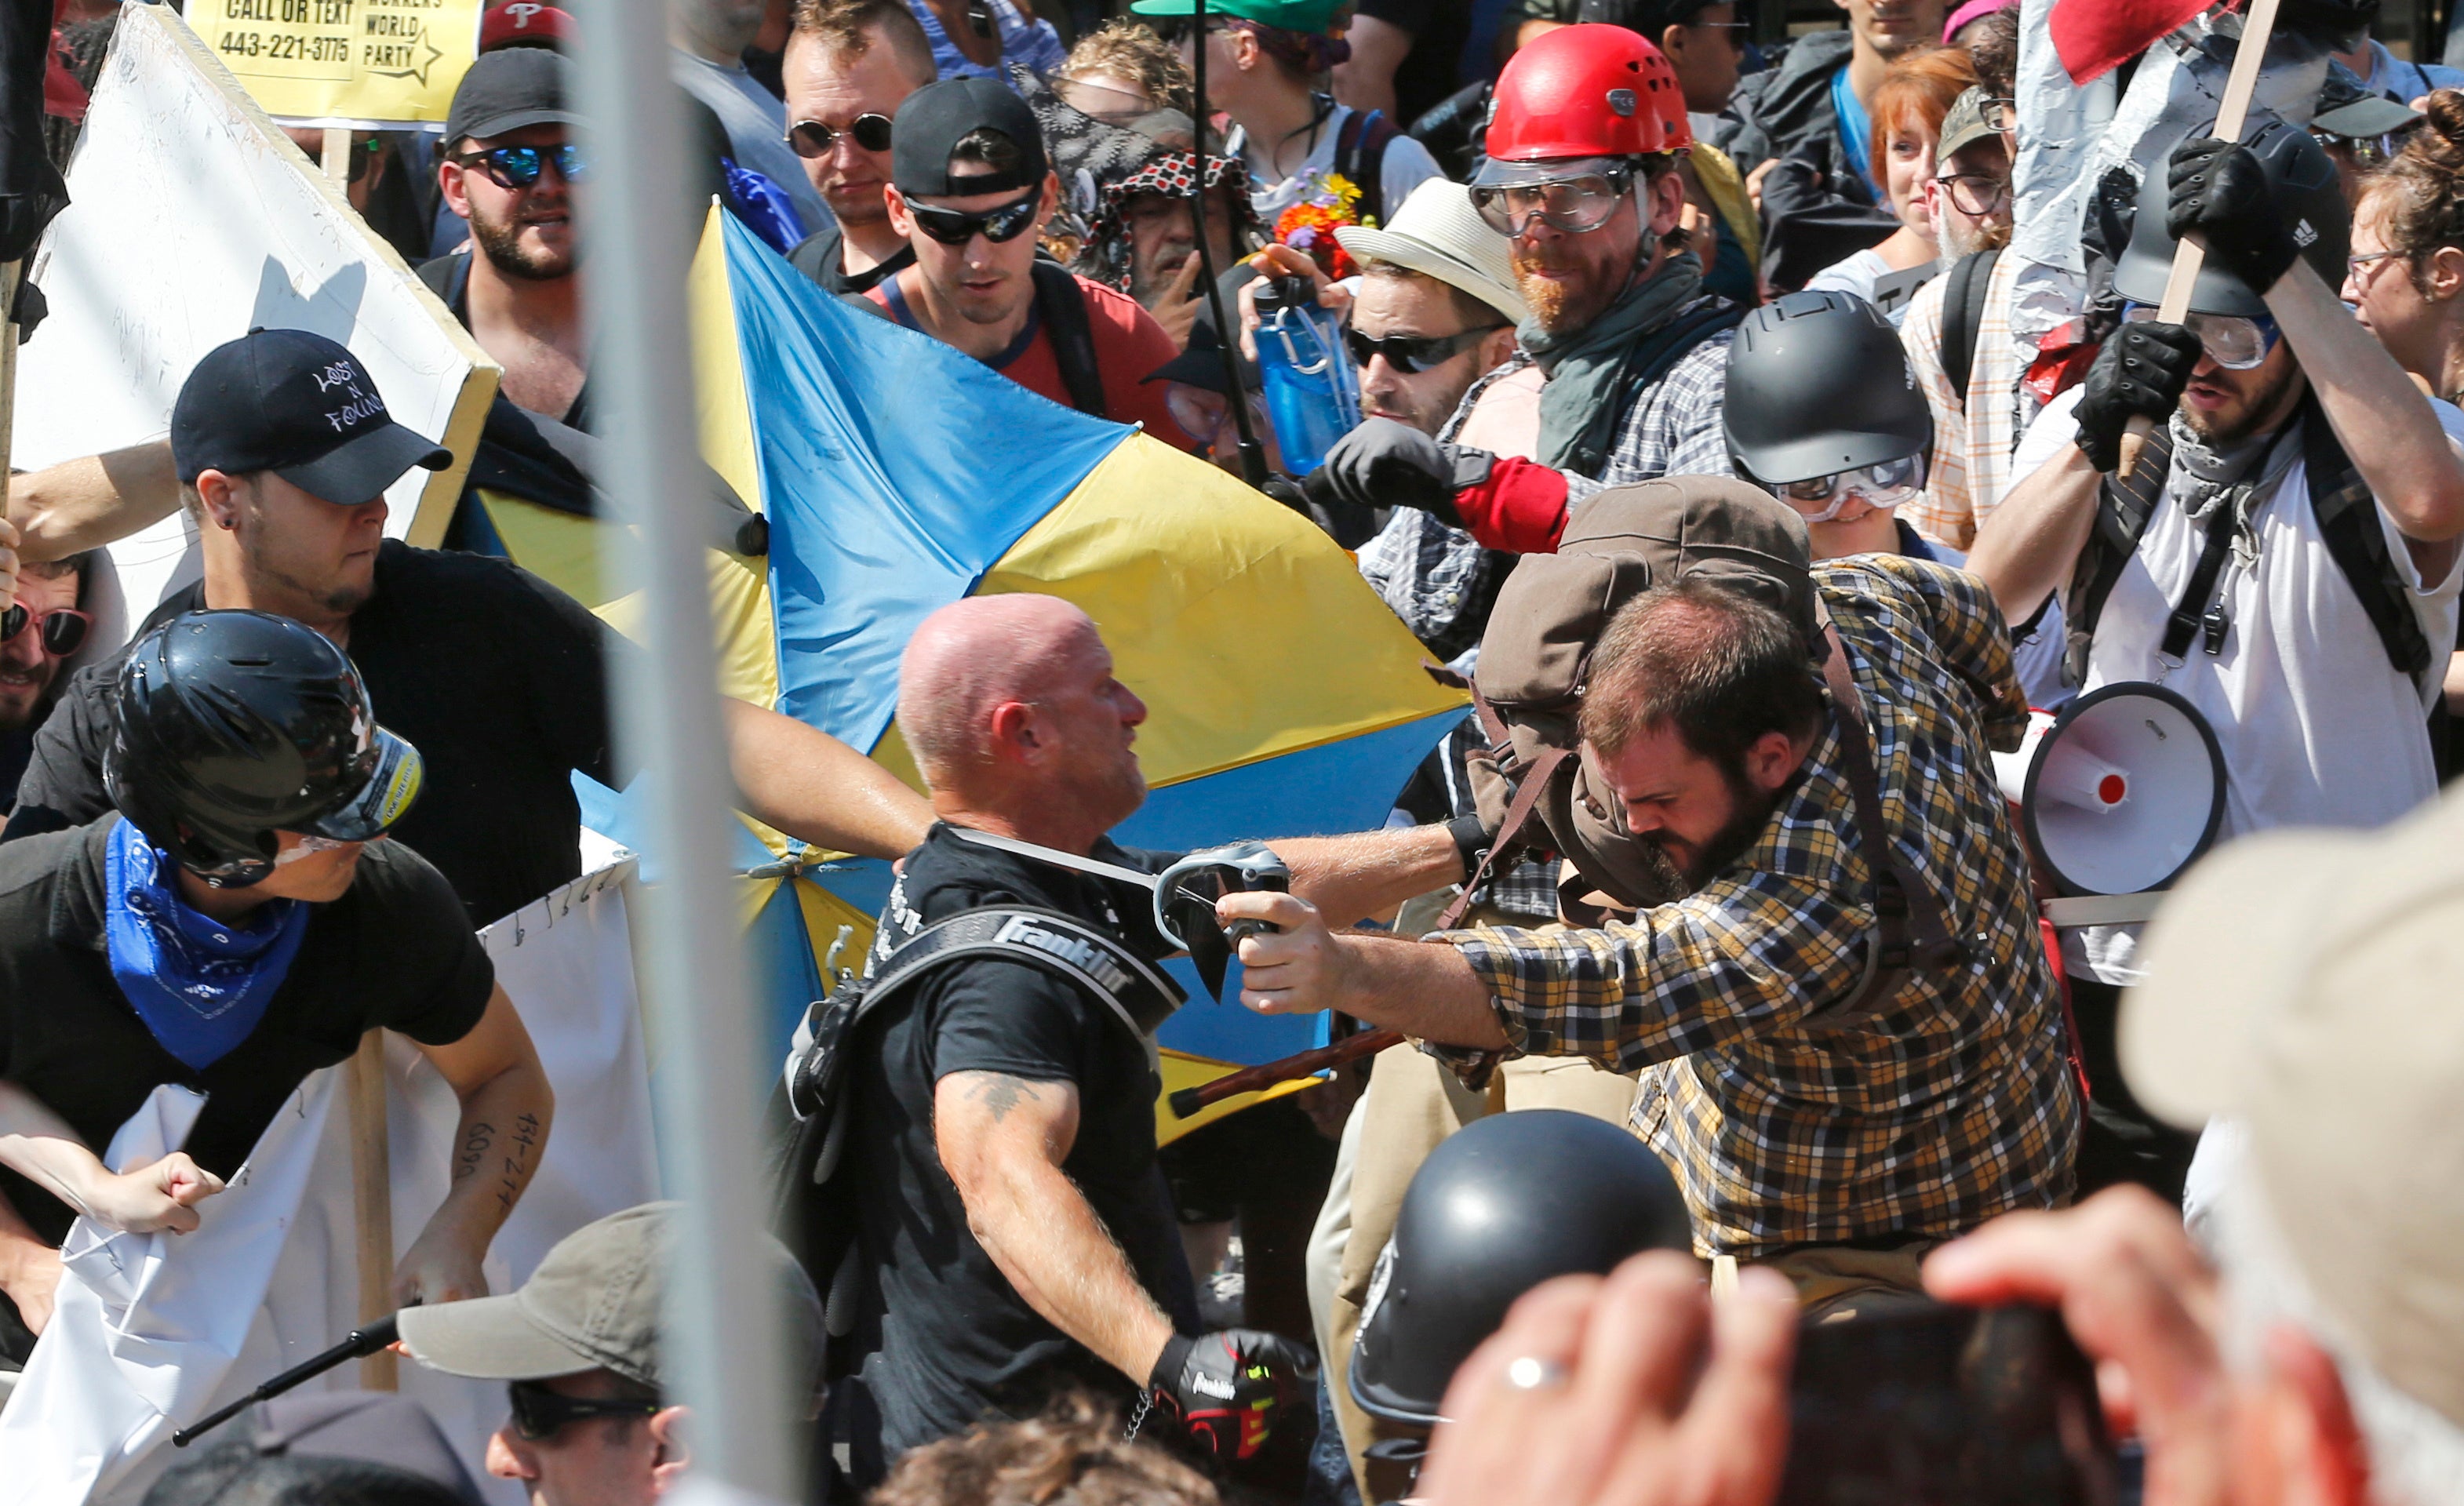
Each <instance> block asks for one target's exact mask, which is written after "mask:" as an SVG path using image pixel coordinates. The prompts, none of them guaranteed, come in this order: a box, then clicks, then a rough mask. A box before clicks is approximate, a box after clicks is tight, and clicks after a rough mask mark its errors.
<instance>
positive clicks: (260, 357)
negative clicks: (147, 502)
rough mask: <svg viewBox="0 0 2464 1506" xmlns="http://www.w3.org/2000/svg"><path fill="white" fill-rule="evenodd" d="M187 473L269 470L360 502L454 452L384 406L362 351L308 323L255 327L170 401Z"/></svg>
mask: <svg viewBox="0 0 2464 1506" xmlns="http://www.w3.org/2000/svg"><path fill="white" fill-rule="evenodd" d="M171 461H172V464H173V465H174V466H176V467H177V468H178V469H179V472H180V480H181V481H182V482H183V483H184V484H185V483H191V482H194V481H195V480H196V479H197V477H198V475H199V474H200V473H201V472H204V471H207V470H222V471H228V472H230V473H231V474H232V475H243V474H246V473H248V472H250V471H255V470H271V471H273V472H274V473H275V475H277V476H280V477H281V478H282V479H283V480H285V481H288V482H290V483H291V484H292V485H293V486H295V487H297V488H298V489H299V490H301V491H305V492H307V493H308V494H309V495H311V496H315V497H321V498H323V499H324V500H325V501H328V502H333V503H338V504H341V505H342V506H345V507H356V506H357V505H359V504H360V503H362V502H367V501H371V500H373V499H375V498H376V497H378V496H380V495H382V494H383V493H384V491H385V488H387V487H389V486H392V485H393V484H394V482H396V481H397V480H400V479H401V477H402V473H403V472H404V471H406V470H408V469H410V468H411V467H413V466H419V467H422V468H424V469H429V470H442V469H445V468H446V467H448V466H450V465H451V464H452V463H453V452H452V451H451V450H450V449H447V448H446V447H444V446H442V445H438V444H436V443H434V442H432V441H430V440H429V438H428V437H427V436H425V435H423V434H420V433H418V432H416V431H414V430H412V429H409V428H406V427H404V426H402V425H400V424H397V423H395V422H394V421H393V418H392V416H391V415H390V414H388V413H387V412H386V411H385V399H384V398H383V397H382V396H380V395H379V394H378V392H377V384H376V382H375V381H374V380H373V379H372V378H370V377H369V376H368V374H367V370H366V368H365V367H363V366H362V365H361V364H360V360H359V358H358V357H356V356H354V355H352V354H351V353H350V352H349V351H347V350H345V349H343V348H342V347H341V345H339V344H337V343H335V342H334V341H332V340H330V339H327V338H325V337H324V336H322V335H312V334H310V333H309V332H308V331H306V330H269V329H253V330H251V331H249V332H248V333H247V334H246V335H243V336H241V337H240V338H237V339H235V340H231V341H230V342H228V343H226V344H222V345H217V346H215V347H214V348H213V349H212V350H209V351H208V352H206V357H205V359H204V360H200V361H198V362H197V366H196V369H195V370H194V371H191V372H189V373H188V380H187V382H184V383H182V385H181V387H180V397H179V401H178V402H176V403H174V404H171Z"/></svg>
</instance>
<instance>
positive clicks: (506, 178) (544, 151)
mask: <svg viewBox="0 0 2464 1506" xmlns="http://www.w3.org/2000/svg"><path fill="white" fill-rule="evenodd" d="M453 160H454V161H455V162H457V163H459V164H462V165H463V166H465V167H476V168H478V169H479V170H480V171H481V172H483V173H486V174H487V175H488V181H489V182H490V183H493V184H495V186H497V187H499V188H513V189H521V188H527V187H529V186H531V185H533V184H535V183H537V182H539V174H541V173H543V172H545V171H546V170H547V167H548V164H550V163H554V164H556V174H557V176H558V177H560V178H562V179H563V180H564V181H565V183H566V184H567V185H572V184H578V183H581V182H583V181H584V180H586V179H587V178H588V177H589V176H590V169H589V168H588V167H587V166H586V165H585V164H584V163H583V156H582V148H581V147H579V146H577V145H575V144H574V143H573V142H563V143H561V144H560V145H556V146H492V147H490V148H488V149H487V150H486V151H484V152H465V153H464V154H463V155H461V156H459V157H456V158H454V159H453Z"/></svg>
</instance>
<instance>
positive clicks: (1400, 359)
mask: <svg viewBox="0 0 2464 1506" xmlns="http://www.w3.org/2000/svg"><path fill="white" fill-rule="evenodd" d="M1504 328H1506V326H1505V325H1503V324H1484V325H1482V326H1481V327H1480V328H1478V329H1476V330H1465V331H1463V333H1462V334H1460V335H1381V336H1369V335H1363V334H1361V333H1360V332H1359V331H1358V330H1346V331H1344V332H1343V342H1344V343H1345V344H1346V345H1349V346H1350V347H1352V363H1353V365H1355V366H1359V367H1362V368H1364V369H1365V368H1366V367H1367V366H1368V364H1369V360H1370V358H1371V357H1373V356H1383V357H1385V358H1386V364H1388V365H1390V366H1392V367H1394V368H1395V369H1396V370H1397V372H1400V373H1401V374H1402V375H1404V376H1406V377H1411V376H1418V375H1419V373H1421V372H1423V371H1426V370H1428V369H1429V368H1430V367H1432V366H1437V365H1442V364H1443V363H1445V362H1446V361H1449V360H1454V359H1455V358H1456V357H1457V356H1459V355H1462V354H1463V352H1464V351H1467V350H1469V349H1471V348H1472V347H1473V346H1474V345H1477V344H1479V343H1480V342H1481V339H1482V338H1483V337H1485V336H1486V335H1487V334H1488V333H1489V332H1490V331H1491V330H1502V329H1504Z"/></svg>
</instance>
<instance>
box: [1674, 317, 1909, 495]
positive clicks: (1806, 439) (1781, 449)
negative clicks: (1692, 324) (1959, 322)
mask: <svg viewBox="0 0 2464 1506" xmlns="http://www.w3.org/2000/svg"><path fill="white" fill-rule="evenodd" d="M1721 406H1722V409H1723V413H1724V420H1723V422H1724V423H1725V424H1726V425H1727V435H1728V462H1729V464H1730V465H1732V466H1734V467H1735V468H1736V471H1737V474H1739V475H1740V476H1743V477H1746V478H1747V479H1749V480H1751V481H1754V482H1756V483H1759V484H1760V485H1762V486H1765V487H1772V486H1780V485H1784V484H1786V483H1788V482H1791V481H1811V480H1813V479H1814V478H1815V477H1816V476H1828V475H1836V474H1837V473H1838V472H1840V471H1842V470H1855V469H1859V468H1860V467H1864V466H1873V465H1880V464H1881V463H1882V462H1883V461H1886V460H1901V459H1904V458H1905V457H1907V456H1909V455H1921V454H1924V453H1925V451H1926V449H1927V448H1929V447H1931V446H1932V444H1933V414H1932V412H1931V410H1929V409H1928V408H1927V407H1926V406H1925V389H1924V388H1922V387H1920V386H1918V385H1917V374H1916V371H1915V369H1914V368H1913V367H1911V366H1910V365H1909V364H1908V357H1907V352H1906V350H1905V349H1904V348H1903V347H1902V346H1901V344H1900V332H1899V331H1897V330H1895V329H1893V328H1891V324H1890V321H1889V320H1888V319H1885V318H1884V317H1882V315H1881V311H1880V310H1879V309H1876V308H1875V307H1874V306H1873V305H1872V304H1870V303H1868V302H1866V301H1865V300H1864V299H1862V298H1860V297H1858V296H1857V295H1854V294H1849V293H1834V292H1828V291H1825V292H1819V293H1792V294H1788V295H1784V296H1782V297H1779V298H1775V299H1773V300H1772V301H1771V302H1769V303H1766V304H1764V305H1763V306H1762V307H1760V308H1758V309H1756V310H1754V311H1753V312H1752V313H1751V314H1749V315H1747V316H1746V317H1745V322H1743V323H1741V324H1739V325H1738V326H1737V335H1736V338H1735V339H1733V340H1731V341H1730V342H1729V345H1728V384H1727V395H1726V396H1725V397H1724V398H1722V400H1721Z"/></svg>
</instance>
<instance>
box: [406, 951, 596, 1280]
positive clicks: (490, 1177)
mask: <svg viewBox="0 0 2464 1506" xmlns="http://www.w3.org/2000/svg"><path fill="white" fill-rule="evenodd" d="M419 1050H420V1054H421V1055H422V1056H425V1057H426V1058H427V1059H429V1064H430V1065H432V1066H434V1067H435V1068H436V1070H437V1071H438V1072H439V1073H441V1074H442V1075H443V1076H444V1078H445V1080H446V1082H447V1083H449V1084H450V1085H451V1087H452V1089H453V1096H454V1097H456V1098H458V1099H460V1100H461V1101H462V1121H461V1124H460V1126H459V1127H458V1128H457V1129H456V1131H455V1133H454V1138H453V1146H454V1148H453V1182H452V1186H451V1189H450V1190H448V1191H447V1192H446V1194H445V1201H444V1202H443V1203H442V1204H440V1205H439V1206H438V1207H437V1210H436V1211H435V1213H434V1214H432V1215H430V1217H429V1220H428V1227H427V1228H425V1229H423V1230H421V1231H420V1233H419V1237H418V1238H417V1239H415V1240H413V1241H411V1246H410V1248H409V1249H408V1250H407V1251H406V1252H404V1254H403V1257H402V1260H401V1262H400V1263H399V1264H398V1265H397V1266H396V1267H395V1268H394V1278H393V1285H394V1298H395V1299H396V1300H397V1301H399V1302H401V1303H403V1304H404V1305H406V1306H407V1305H409V1304H410V1303H413V1302H453V1301H460V1300H461V1299H464V1298H469V1297H485V1296H487V1295H488V1279H487V1277H484V1276H482V1275H481V1274H480V1272H479V1262H480V1260H481V1259H482V1258H483V1257H484V1256H485V1255H487V1253H488V1242H489V1241H490V1240H492V1239H494V1238H495V1237H496V1231H497V1230H498V1229H500V1228H502V1227H503V1226H504V1222H505V1219H506V1218H507V1217H508V1216H510V1215H511V1214H512V1212H513V1211H514V1205H515V1204H516V1203H517V1202H519V1201H521V1196H522V1190H523V1189H525V1188H527V1187H529V1186H530V1182H531V1177H532V1176H533V1175H534V1174H535V1173H536V1172H537V1171H538V1170H539V1155H540V1153H541V1152H542V1151H544V1150H545V1149H546V1148H547V1132H548V1126H549V1124H550V1123H551V1122H552V1121H553V1120H554V1119H555V1117H556V1094H555V1092H554V1091H553V1090H551V1089H550V1088H549V1086H548V1081H547V1073H546V1072H545V1071H544V1070H543V1069H542V1068H541V1067H540V1066H539V1053H538V1052H537V1051H536V1050H534V1049H533V1048H532V1046H531V1036H530V1032H529V1031H528V1030H526V1029H524V1028H523V1027H522V1018H521V1016H520V1015H517V1014H516V1013H515V1011H514V1001H513V1000H512V999H510V998H507V997H506V996H505V989H504V985H502V984H498V985H497V986H496V988H495V992H494V993H490V994H489V995H488V1008H487V1011H486V1013H484V1014H482V1015H480V1016H479V1023H478V1024H476V1025H473V1027H472V1028H471V1031H470V1034H468V1035H466V1036H464V1037H462V1038H461V1039H459V1040H457V1041H454V1042H452V1043H451V1045H444V1046H430V1045H428V1044H425V1043H422V1044H421V1045H420V1047H419Z"/></svg>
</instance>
